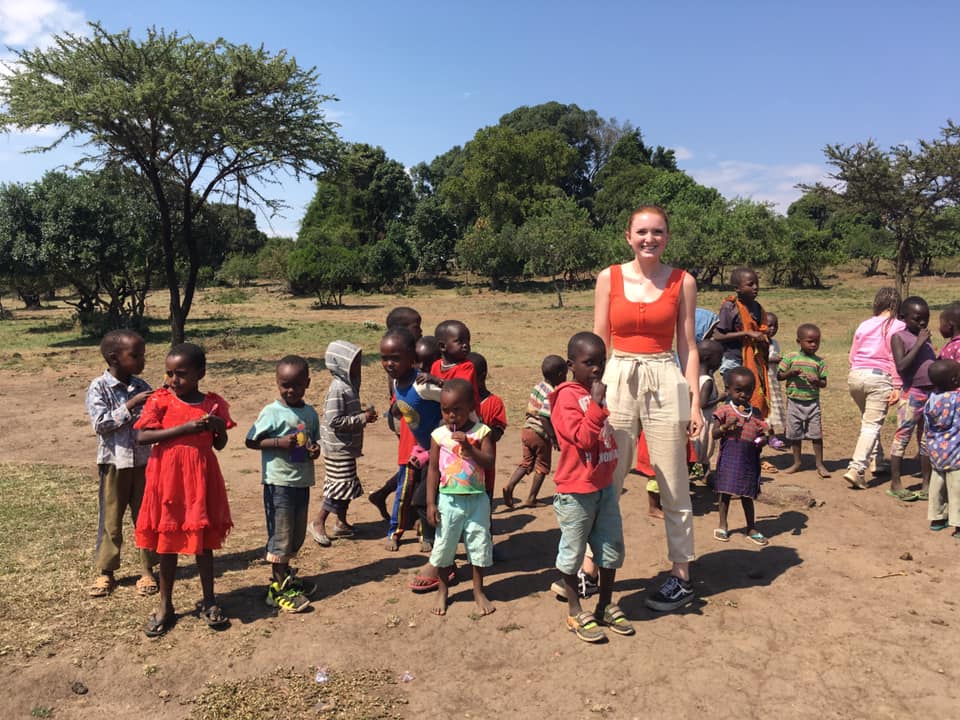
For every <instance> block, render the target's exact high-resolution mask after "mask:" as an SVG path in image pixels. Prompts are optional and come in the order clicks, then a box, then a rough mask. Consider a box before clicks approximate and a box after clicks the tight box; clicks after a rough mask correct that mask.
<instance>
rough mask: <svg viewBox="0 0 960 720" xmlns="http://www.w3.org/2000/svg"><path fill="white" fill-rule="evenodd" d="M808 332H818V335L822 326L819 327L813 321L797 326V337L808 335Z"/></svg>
mask: <svg viewBox="0 0 960 720" xmlns="http://www.w3.org/2000/svg"><path fill="white" fill-rule="evenodd" d="M807 333H816V334H817V335H819V334H820V328H818V327H817V326H816V325H814V324H813V323H802V324H801V325H798V326H797V337H800V336H801V335H806V334H807Z"/></svg>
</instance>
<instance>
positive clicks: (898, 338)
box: [887, 296, 937, 501]
mask: <svg viewBox="0 0 960 720" xmlns="http://www.w3.org/2000/svg"><path fill="white" fill-rule="evenodd" d="M900 319H901V320H903V323H904V325H906V329H905V330H901V331H900V332H898V333H896V334H894V336H893V338H891V340H890V350H891V351H892V352H893V362H894V363H895V364H896V366H897V372H898V373H899V374H900V378H901V379H902V380H903V395H902V397H901V398H900V405H899V407H898V408H897V431H896V433H895V434H894V436H893V448H892V450H891V451H890V488H889V489H888V490H887V495H892V496H893V497H895V498H899V499H900V500H906V501H913V500H926V499H927V488H928V487H929V485H930V458H929V457H927V449H926V445H925V443H924V441H923V437H924V435H923V406H924V404H926V402H927V396H928V395H929V394H930V390H931V389H932V387H933V386H932V384H931V382H930V376H929V374H928V372H929V370H930V365H932V364H933V361H934V360H936V358H937V355H936V353H935V352H934V350H933V345H932V344H931V343H930V330H929V329H928V328H927V323H928V322H929V321H930V307H929V306H928V305H927V301H926V300H924V299H923V298H921V297H916V296H913V297H908V298H907V299H906V300H904V301H903V302H902V303H901V304H900ZM914 428H916V430H917V436H918V437H919V439H920V474H921V477H922V482H921V486H920V491H919V492H911V491H909V490H906V489H905V488H903V487H901V485H900V465H901V462H902V460H903V453H904V451H905V450H906V449H907V445H908V444H909V443H910V438H911V437H912V435H913V430H914Z"/></svg>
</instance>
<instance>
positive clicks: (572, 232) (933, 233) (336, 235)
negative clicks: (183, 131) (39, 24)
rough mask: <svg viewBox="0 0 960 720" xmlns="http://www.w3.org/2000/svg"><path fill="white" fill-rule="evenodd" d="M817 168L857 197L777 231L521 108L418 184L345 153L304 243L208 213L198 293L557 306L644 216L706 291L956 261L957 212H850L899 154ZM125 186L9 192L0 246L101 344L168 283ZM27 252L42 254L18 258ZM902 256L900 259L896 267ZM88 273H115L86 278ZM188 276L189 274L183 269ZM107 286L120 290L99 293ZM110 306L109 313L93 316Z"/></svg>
mask: <svg viewBox="0 0 960 720" xmlns="http://www.w3.org/2000/svg"><path fill="white" fill-rule="evenodd" d="M949 127H952V125H951V126H949ZM944 132H945V137H946V130H945V131H944ZM948 145H949V146H950V147H953V145H951V144H950V143H948ZM853 149H859V150H860V151H864V150H866V151H867V154H868V155H869V152H870V151H871V149H872V152H873V153H874V156H873V157H868V158H864V157H857V158H853V160H851V158H843V157H839V155H838V154H839V153H842V152H843V151H848V152H849V151H852V150H853ZM831 151H833V152H834V153H835V155H834V156H831ZM825 152H826V154H827V159H828V162H830V163H831V164H832V165H834V167H835V169H836V170H837V172H836V177H837V178H838V179H839V180H841V181H844V182H847V190H848V192H847V193H841V192H837V191H836V190H835V189H832V188H827V187H824V186H820V185H817V186H813V187H809V188H805V192H804V194H803V195H802V197H801V198H800V199H798V200H797V201H796V202H794V203H793V204H792V205H791V206H790V208H789V209H788V211H787V214H786V216H781V215H779V214H778V213H776V212H775V210H774V209H773V208H772V206H770V205H769V204H765V203H762V202H755V201H753V200H750V199H744V198H733V199H727V198H724V197H723V196H722V195H721V194H720V193H719V191H717V190H716V189H715V188H711V187H707V186H704V185H701V184H699V183H697V182H696V181H695V180H693V178H691V177H690V176H689V175H687V174H686V173H684V172H683V171H681V170H680V169H679V168H678V167H677V163H676V157H675V153H674V151H673V150H671V149H669V148H666V147H664V146H662V145H656V146H653V145H648V144H647V142H646V141H645V139H644V137H643V134H642V132H641V130H640V129H639V128H636V127H634V126H633V125H631V124H630V123H629V122H623V123H620V122H617V120H615V119H604V118H601V117H600V116H599V115H598V113H597V112H596V111H594V110H583V109H581V108H579V107H578V106H577V105H574V104H561V103H558V102H548V103H544V104H541V105H535V106H522V107H519V108H517V109H515V110H513V111H511V112H509V113H507V114H505V115H503V116H502V117H501V118H500V120H499V122H498V123H497V124H496V125H493V126H489V127H484V128H481V129H479V130H478V131H477V132H476V134H475V135H474V137H473V138H471V139H470V140H469V141H468V142H466V143H465V144H464V145H463V146H459V145H458V146H455V147H453V148H451V149H450V150H448V151H447V152H445V153H443V154H441V155H439V156H437V157H436V158H434V159H433V160H432V161H430V162H429V163H427V162H421V163H419V164H417V165H415V166H414V167H413V168H411V169H410V170H409V171H408V170H407V169H406V168H404V166H403V165H402V164H401V163H399V162H398V161H396V160H393V159H391V158H389V157H388V156H387V154H386V152H385V151H384V149H383V148H381V147H378V146H373V145H369V144H365V143H344V144H342V145H341V149H340V152H339V153H338V154H337V156H336V159H335V161H334V162H331V163H329V164H328V165H329V166H328V167H327V168H326V169H325V170H324V171H323V172H322V173H321V174H320V175H319V176H318V179H317V184H316V188H317V189H316V193H315V195H314V197H313V199H312V201H311V203H310V205H309V207H308V208H307V211H306V214H305V216H304V217H303V219H302V222H301V228H300V231H299V234H298V236H297V238H295V239H293V238H268V237H267V236H266V235H265V234H264V233H263V232H261V231H260V230H259V229H258V228H257V225H256V217H255V215H254V213H253V212H252V211H250V210H249V209H246V208H243V207H240V206H239V205H235V204H229V203H228V204H220V203H208V204H207V206H206V207H204V209H203V211H202V213H201V214H200V216H199V218H198V221H197V222H196V223H195V226H194V228H193V232H194V233H195V234H196V235H197V237H198V240H199V241H198V242H197V247H198V248H199V252H200V254H201V257H200V258H198V264H199V267H200V271H199V277H198V282H199V284H200V285H208V284H211V283H219V284H224V285H233V286H244V285H246V284H247V283H249V282H251V281H252V280H253V279H255V278H258V277H261V278H272V279H276V280H283V281H286V282H287V283H288V284H289V287H290V289H291V291H292V292H295V293H300V294H314V295H316V296H317V298H318V300H319V302H321V303H323V304H340V303H342V300H343V295H344V293H345V292H350V291H352V290H361V289H368V290H397V289H400V288H402V287H403V286H404V285H405V284H406V283H407V282H409V281H410V279H411V278H414V277H416V278H418V279H420V280H421V281H427V282H429V281H431V280H435V279H437V278H439V277H440V276H443V275H446V274H449V273H451V272H456V271H461V272H462V271H465V272H467V273H469V274H471V275H472V276H475V277H476V278H478V279H479V278H482V279H483V281H485V282H486V283H488V284H489V286H490V287H491V288H493V289H504V288H510V287H511V286H514V285H515V284H516V283H518V282H520V281H522V280H524V279H529V278H531V277H548V278H550V279H552V281H553V282H554V284H555V287H556V291H557V297H558V300H559V302H560V303H561V304H562V302H563V296H562V291H563V288H564V287H565V286H566V285H567V284H568V283H577V282H582V281H587V280H589V279H591V278H592V277H593V275H594V273H595V272H596V271H597V270H598V269H600V268H602V267H604V266H606V265H608V264H610V263H612V262H618V261H623V260H625V259H627V257H628V252H627V251H628V248H627V246H626V244H625V243H624V241H623V229H624V226H625V224H626V220H627V218H628V216H629V213H630V211H631V210H632V209H633V208H635V207H637V206H639V205H641V204H656V205H660V206H662V207H663V208H665V209H666V210H667V212H668V213H669V215H670V225H671V242H670V245H669V247H668V250H667V259H668V261H669V262H671V263H673V264H676V265H678V266H680V267H683V268H685V269H687V270H689V271H691V272H693V273H694V274H695V275H696V276H697V277H698V280H699V282H700V283H701V284H703V285H709V284H712V283H720V282H722V281H723V279H724V275H725V272H726V271H727V270H729V269H730V268H733V267H736V266H739V265H750V266H753V267H758V268H764V269H765V271H766V279H767V281H768V282H772V283H773V284H782V285H789V286H794V287H801V286H818V285H820V283H821V277H822V272H823V270H824V268H825V267H827V266H830V265H835V264H837V263H840V262H844V261H848V260H859V261H862V263H863V267H864V272H865V273H866V274H873V273H876V272H878V268H879V265H880V262H881V261H882V260H892V261H894V263H895V266H896V267H897V268H898V269H900V268H901V267H902V270H903V274H904V276H905V277H904V280H905V281H907V282H908V278H909V274H910V273H914V272H917V273H921V274H923V273H929V272H931V270H932V267H933V263H934V261H935V260H936V259H937V258H942V257H952V256H955V255H957V254H958V252H960V232H958V228H960V216H958V214H957V210H956V208H955V207H954V205H953V204H952V203H949V202H948V203H946V206H945V207H941V208H939V210H938V211H937V212H936V213H931V214H930V218H929V220H930V222H929V223H928V224H927V225H925V226H924V227H923V229H922V231H918V230H916V229H914V232H913V235H912V236H910V237H909V238H908V239H907V240H904V238H903V237H901V236H899V235H898V227H899V226H896V224H895V223H894V224H892V223H891V219H890V217H889V216H888V215H885V214H884V213H885V210H884V208H880V207H875V208H870V207H869V206H868V204H867V203H866V202H864V198H858V199H857V201H856V202H854V201H853V198H848V197H846V195H847V194H849V186H850V183H849V178H846V177H842V173H843V172H844V171H850V170H851V168H853V167H854V164H855V163H854V162H853V161H856V162H858V163H860V164H861V165H863V164H869V163H868V162H867V161H872V162H873V164H874V165H876V164H877V162H878V160H879V161H883V160H886V161H887V162H888V163H892V162H894V161H895V160H896V152H897V148H894V149H892V150H891V151H890V152H889V153H883V152H881V151H880V150H879V149H877V148H876V147H875V146H873V145H872V143H867V144H865V145H860V146H855V148H839V147H837V148H831V147H830V146H828V147H827V149H826V151H825ZM844 163H846V164H844ZM881 164H882V163H881ZM888 174H889V173H888ZM881 175H882V173H881ZM126 182H127V181H126V180H125V178H124V172H123V171H122V169H121V168H118V167H107V168H106V169H103V170H100V171H97V172H93V173H82V174H65V173H62V172H51V173H48V174H47V175H46V176H45V177H44V178H43V179H42V180H41V181H39V182H37V183H28V184H16V183H13V184H7V185H3V186H0V240H2V241H3V245H2V247H6V248H8V249H12V250H14V251H16V250H17V248H18V245H19V246H20V247H19V249H20V252H18V253H14V254H16V255H17V257H19V258H20V261H19V262H17V263H13V262H11V263H9V264H8V268H9V270H8V272H7V273H5V278H4V279H5V284H6V285H7V286H8V287H9V288H10V289H11V290H15V291H16V292H17V293H18V295H19V296H20V298H21V299H22V300H23V301H24V303H25V304H26V306H28V307H30V306H36V305H37V304H38V303H39V301H40V298H41V296H42V295H44V294H45V293H49V292H51V291H52V290H53V289H54V288H57V287H63V286H65V285H72V286H73V289H74V290H75V291H76V295H77V297H76V298H74V299H71V300H70V302H72V303H73V304H74V305H75V306H76V308H77V310H78V314H79V316H80V318H81V321H82V322H83V324H84V325H85V326H90V329H91V330H92V331H100V330H102V329H103V328H102V327H101V325H102V323H98V322H94V321H93V320H95V319H97V318H101V319H102V316H104V315H106V316H108V317H109V318H110V322H109V323H108V324H113V325H115V324H117V317H118V316H122V319H123V320H124V321H129V320H130V319H131V317H132V318H133V319H134V320H138V319H142V315H143V306H144V303H145V299H146V294H147V292H149V291H150V290H151V289H153V288H154V287H155V285H156V284H157V278H158V277H159V275H160V267H159V261H160V256H159V254H158V253H156V252H151V251H150V249H149V248H150V247H151V243H152V238H154V237H155V236H156V234H157V222H158V218H157V215H156V212H155V211H154V209H153V207H152V205H151V203H150V202H149V201H148V200H147V199H145V198H143V197H142V196H141V195H139V194H138V193H137V192H133V191H131V190H130V188H128V187H127V186H126V185H125V183H126ZM867 199H869V198H867ZM901 224H902V223H901ZM901 235H902V233H901ZM105 237H110V238H113V239H114V240H115V239H116V238H117V237H121V238H127V239H128V242H127V243H117V242H115V241H114V242H112V243H106V245H107V246H109V247H112V248H113V249H114V253H113V254H112V255H109V254H104V253H103V252H102V248H103V247H104V246H105V242H104V240H103V239H104V238H105ZM24 244H30V245H32V246H33V248H32V249H33V251H32V252H30V253H26V252H23V247H22V246H23V245H24ZM904 246H906V249H907V250H908V257H906V258H901V257H900V254H901V253H902V252H903V250H904ZM134 247H136V248H143V249H144V254H143V257H142V261H141V262H138V263H130V253H127V252H126V251H125V250H127V249H130V248H134ZM7 255H8V256H9V255H10V252H9V251H8V252H7ZM25 257H30V258H33V260H34V262H33V264H32V265H31V264H30V263H24V262H23V260H22V259H23V258H25ZM151 258H152V260H151ZM898 260H899V261H902V263H901V264H897V261H898ZM88 266H98V267H99V268H100V269H102V268H103V267H104V266H106V267H108V268H110V273H103V272H95V273H92V274H91V273H84V272H82V271H81V269H82V268H85V267H88ZM187 269H188V265H187V264H186V263H184V265H183V267H182V268H179V269H178V270H179V272H181V273H182V274H183V273H186V272H187ZM111 275H112V276H113V277H115V278H116V277H117V276H123V277H122V279H121V280H118V281H115V282H114V284H113V286H112V287H104V277H108V276H111ZM90 278H92V279H90ZM88 279H89V280H88ZM91 283H93V284H95V285H96V287H94V286H91ZM104 294H105V295H106V296H107V297H109V298H110V299H109V307H106V308H104V307H97V305H96V303H95V299H97V298H100V297H102V296H103V295H104ZM101 305H102V303H101Z"/></svg>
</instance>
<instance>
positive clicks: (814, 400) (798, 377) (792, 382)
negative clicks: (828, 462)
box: [777, 323, 830, 478]
mask: <svg viewBox="0 0 960 720" xmlns="http://www.w3.org/2000/svg"><path fill="white" fill-rule="evenodd" d="M797 344H798V345H799V346H800V349H799V350H797V351H795V352H792V353H790V354H789V355H786V356H785V357H784V358H783V359H782V360H781V361H780V364H779V365H778V366H777V379H779V380H785V381H786V383H787V440H789V441H790V445H791V446H792V447H793V464H792V465H791V466H790V467H788V468H787V469H786V470H784V472H786V473H795V472H797V471H798V470H799V469H800V449H801V446H802V445H803V441H804V440H805V439H806V440H810V441H811V442H812V443H813V457H814V460H815V462H816V464H817V473H818V474H819V475H820V477H822V478H828V477H830V473H829V472H828V471H827V468H826V467H824V464H823V425H822V421H821V412H820V389H821V388H825V387H826V386H827V364H826V363H825V362H824V361H823V358H821V357H820V356H818V355H817V350H819V349H820V328H818V327H817V326H816V325H813V324H811V323H804V324H803V325H801V326H800V327H798V328H797Z"/></svg>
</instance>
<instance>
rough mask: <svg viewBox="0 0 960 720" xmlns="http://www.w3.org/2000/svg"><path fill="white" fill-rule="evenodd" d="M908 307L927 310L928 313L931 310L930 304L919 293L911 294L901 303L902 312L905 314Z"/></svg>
mask: <svg viewBox="0 0 960 720" xmlns="http://www.w3.org/2000/svg"><path fill="white" fill-rule="evenodd" d="M908 307H912V308H917V309H918V310H926V311H927V312H928V313H929V312H930V306H929V305H927V301H926V300H924V299H923V298H922V297H920V296H919V295H911V296H910V297H908V298H906V299H905V300H904V301H903V302H902V303H900V314H901V315H903V313H904V311H905V309H906V308H908Z"/></svg>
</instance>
